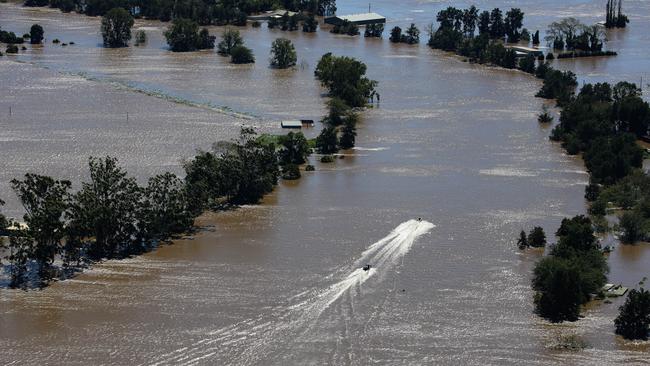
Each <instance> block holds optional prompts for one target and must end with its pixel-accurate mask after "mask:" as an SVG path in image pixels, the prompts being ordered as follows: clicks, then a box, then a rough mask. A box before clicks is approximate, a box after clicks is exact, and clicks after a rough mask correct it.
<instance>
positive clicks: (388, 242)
mask: <svg viewBox="0 0 650 366" xmlns="http://www.w3.org/2000/svg"><path fill="white" fill-rule="evenodd" d="M434 227H435V225H433V224H432V223H430V222H428V221H420V220H409V221H406V222H404V223H402V224H400V225H399V226H397V227H396V228H395V229H394V230H393V231H391V233H390V234H388V235H387V236H386V237H384V238H383V239H381V240H379V241H377V242H376V243H374V244H372V245H370V246H369V247H368V248H367V249H366V250H365V251H364V252H363V253H361V256H360V257H359V258H358V259H357V260H356V261H355V262H354V264H353V265H352V267H344V268H341V269H340V270H339V271H337V272H335V273H334V274H332V275H331V276H328V278H336V277H338V278H341V279H340V280H339V281H338V282H335V283H333V284H331V285H329V286H328V287H327V288H325V289H320V290H317V289H316V290H311V291H305V292H303V293H301V294H299V295H296V296H294V297H293V298H292V300H293V301H295V303H294V304H293V305H289V306H287V307H282V308H277V309H274V310H273V311H272V312H271V314H266V315H260V316H259V317H257V318H254V319H248V320H245V321H242V322H239V323H236V324H233V325H230V326H228V327H224V328H221V329H218V330H215V331H212V332H210V333H208V334H207V335H206V336H205V337H204V338H203V339H201V340H199V341H197V342H195V343H194V344H192V345H189V346H186V347H182V348H179V349H177V350H175V351H172V352H169V353H166V354H163V355H160V356H159V357H157V358H156V359H154V360H152V362H151V364H152V365H195V364H201V363H214V362H213V360H212V359H213V358H218V359H220V360H221V361H222V362H223V361H225V362H227V363H229V364H234V365H246V364H254V363H263V362H265V360H266V362H267V363H268V358H267V357H268V355H269V354H271V353H273V352H274V351H277V349H278V348H281V347H286V346H287V345H286V343H287V339H289V340H291V339H296V338H299V337H301V336H302V335H305V334H307V333H308V332H309V331H310V329H313V327H315V326H317V325H318V321H319V318H321V315H322V314H323V313H324V312H325V311H326V310H327V309H328V308H330V307H332V306H333V305H334V304H335V303H338V302H339V301H340V302H343V301H346V300H347V301H351V300H352V299H353V298H354V297H356V296H357V295H358V294H359V291H358V290H359V289H360V287H361V285H363V284H364V283H366V282H367V281H368V280H370V279H371V278H376V279H377V280H378V281H381V280H383V276H384V275H386V274H388V273H390V272H391V270H392V269H394V268H395V267H396V266H398V265H400V264H401V260H402V259H403V257H404V255H406V254H407V253H408V252H409V251H410V250H411V247H412V246H413V244H414V243H415V241H416V240H417V239H418V238H419V237H421V236H422V235H425V234H427V233H428V232H429V231H431V229H433V228H434ZM366 264H370V265H371V267H370V268H369V269H368V270H364V269H363V268H361V267H362V266H364V265H366ZM340 273H342V274H343V275H342V276H339V275H338V274H340ZM345 273H347V275H345ZM285 356H286V355H285Z"/></svg>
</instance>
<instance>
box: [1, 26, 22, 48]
mask: <svg viewBox="0 0 650 366" xmlns="http://www.w3.org/2000/svg"><path fill="white" fill-rule="evenodd" d="M24 42H25V39H24V38H23V37H18V36H16V33H14V32H8V31H4V30H2V28H0V43H6V44H8V45H16V44H22V43H24Z"/></svg>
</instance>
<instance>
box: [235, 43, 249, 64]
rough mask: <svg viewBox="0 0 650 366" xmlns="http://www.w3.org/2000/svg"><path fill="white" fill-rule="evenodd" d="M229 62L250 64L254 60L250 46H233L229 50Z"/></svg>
mask: <svg viewBox="0 0 650 366" xmlns="http://www.w3.org/2000/svg"><path fill="white" fill-rule="evenodd" d="M230 62H232V63H233V64H252V63H254V62H255V56H254V55H253V51H252V50H251V49H250V48H248V47H246V46H235V47H233V49H232V50H230Z"/></svg>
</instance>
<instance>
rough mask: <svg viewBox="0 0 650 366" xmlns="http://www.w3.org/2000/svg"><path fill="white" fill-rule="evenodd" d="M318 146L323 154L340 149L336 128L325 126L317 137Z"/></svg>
mask: <svg viewBox="0 0 650 366" xmlns="http://www.w3.org/2000/svg"><path fill="white" fill-rule="evenodd" d="M316 148H317V149H318V151H319V152H320V153H321V154H333V153H335V152H337V151H339V147H338V137H337V136H336V128H334V127H325V128H324V129H323V130H322V131H321V133H320V134H319V135H318V137H316Z"/></svg>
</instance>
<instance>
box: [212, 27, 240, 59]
mask: <svg viewBox="0 0 650 366" xmlns="http://www.w3.org/2000/svg"><path fill="white" fill-rule="evenodd" d="M243 44H244V39H243V38H242V37H241V35H240V34H239V31H238V30H236V29H231V28H227V29H226V30H225V31H224V32H223V34H222V35H221V42H219V45H218V46H217V52H219V54H220V55H223V56H229V55H230V53H231V52H232V49H233V48H235V47H237V46H241V45H243Z"/></svg>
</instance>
